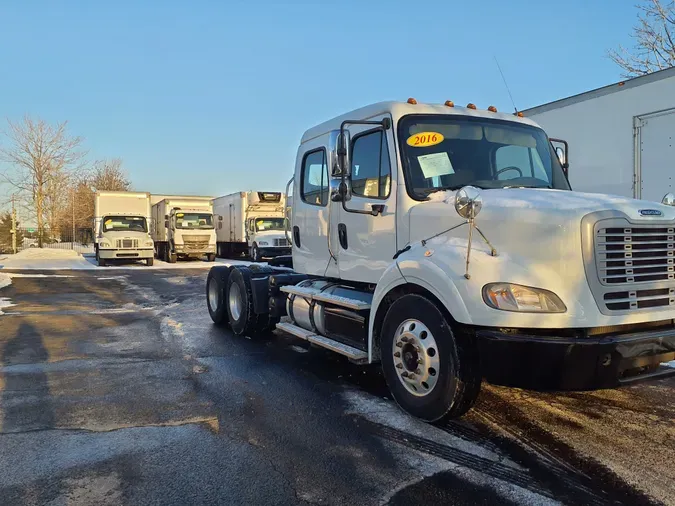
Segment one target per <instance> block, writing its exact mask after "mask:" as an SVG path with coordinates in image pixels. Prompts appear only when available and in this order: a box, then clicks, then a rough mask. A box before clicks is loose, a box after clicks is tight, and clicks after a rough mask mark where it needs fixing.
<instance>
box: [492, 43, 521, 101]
mask: <svg viewBox="0 0 675 506" xmlns="http://www.w3.org/2000/svg"><path fill="white" fill-rule="evenodd" d="M494 58H495V63H496V64H497V68H498V69H499V73H500V74H501V75H502V80H503V81H504V86H506V91H507V92H508V93H509V97H510V98H511V104H513V109H514V110H515V111H516V114H518V108H517V107H516V102H515V101H514V100H513V95H511V90H510V89H509V85H508V83H507V82H506V78H505V77H504V72H502V68H501V67H500V66H499V62H498V61H497V57H496V56H495V57H494Z"/></svg>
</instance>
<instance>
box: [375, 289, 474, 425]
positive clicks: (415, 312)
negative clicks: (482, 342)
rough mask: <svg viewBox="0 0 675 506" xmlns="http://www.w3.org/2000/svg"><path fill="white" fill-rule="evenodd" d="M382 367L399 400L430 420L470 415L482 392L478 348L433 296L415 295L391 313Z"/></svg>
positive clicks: (384, 328)
mask: <svg viewBox="0 0 675 506" xmlns="http://www.w3.org/2000/svg"><path fill="white" fill-rule="evenodd" d="M380 346H381V353H382V369H383V371H384V376H385V379H386V381H387V384H388V385H389V389H390V390H391V393H392V395H393V397H394V399H395V400H396V402H397V403H398V404H399V406H401V408H403V409H404V410H405V411H407V412H408V413H410V414H412V415H414V416H417V417H419V418H421V419H423V420H426V421H428V422H436V421H440V420H442V419H446V418H457V417H460V416H462V415H463V414H464V413H466V412H467V411H468V410H469V409H470V408H471V407H472V406H473V404H474V402H475V401H476V398H477V397H478V393H479V392H480V384H481V375H480V372H479V367H478V358H477V353H476V351H475V346H474V343H473V342H472V341H470V338H469V337H466V336H462V337H461V338H459V337H458V336H456V335H455V334H454V333H453V331H452V329H451V327H450V324H449V322H448V321H447V319H446V318H445V316H444V315H443V313H442V311H441V310H440V309H439V308H438V307H437V306H436V305H435V304H434V303H433V302H431V301H430V300H429V299H427V298H426V297H423V296H421V295H416V294H409V295H404V296H403V297H400V298H399V299H398V300H396V302H394V303H393V304H392V306H391V307H390V308H389V310H388V311H387V314H386V316H385V318H384V323H383V325H382V333H381V341H380Z"/></svg>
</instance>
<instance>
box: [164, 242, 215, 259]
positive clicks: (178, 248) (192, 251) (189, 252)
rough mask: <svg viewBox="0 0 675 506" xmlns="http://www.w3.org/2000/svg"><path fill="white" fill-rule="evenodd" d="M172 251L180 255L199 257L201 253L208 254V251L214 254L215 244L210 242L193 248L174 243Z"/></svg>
mask: <svg viewBox="0 0 675 506" xmlns="http://www.w3.org/2000/svg"><path fill="white" fill-rule="evenodd" d="M174 251H175V252H176V254H177V255H181V256H190V257H200V256H202V255H208V254H209V253H211V254H215V252H216V245H215V244H211V245H209V246H204V247H198V248H194V247H191V246H185V245H184V244H176V245H175V250H174Z"/></svg>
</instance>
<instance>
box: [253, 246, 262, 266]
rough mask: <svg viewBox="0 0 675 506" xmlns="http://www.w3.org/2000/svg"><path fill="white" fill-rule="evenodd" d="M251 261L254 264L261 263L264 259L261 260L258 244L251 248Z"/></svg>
mask: <svg viewBox="0 0 675 506" xmlns="http://www.w3.org/2000/svg"><path fill="white" fill-rule="evenodd" d="M251 260H253V261H254V262H260V261H261V260H262V258H260V250H259V249H258V245H257V244H256V243H253V246H251Z"/></svg>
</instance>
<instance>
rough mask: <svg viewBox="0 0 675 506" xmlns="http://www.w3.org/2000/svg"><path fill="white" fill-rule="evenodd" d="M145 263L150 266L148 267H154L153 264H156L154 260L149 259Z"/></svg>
mask: <svg viewBox="0 0 675 506" xmlns="http://www.w3.org/2000/svg"><path fill="white" fill-rule="evenodd" d="M145 263H146V264H148V267H152V266H153V264H154V263H155V259H154V258H148V259H146V260H145Z"/></svg>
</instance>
